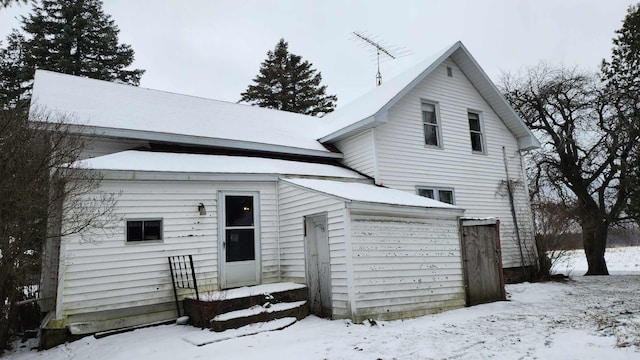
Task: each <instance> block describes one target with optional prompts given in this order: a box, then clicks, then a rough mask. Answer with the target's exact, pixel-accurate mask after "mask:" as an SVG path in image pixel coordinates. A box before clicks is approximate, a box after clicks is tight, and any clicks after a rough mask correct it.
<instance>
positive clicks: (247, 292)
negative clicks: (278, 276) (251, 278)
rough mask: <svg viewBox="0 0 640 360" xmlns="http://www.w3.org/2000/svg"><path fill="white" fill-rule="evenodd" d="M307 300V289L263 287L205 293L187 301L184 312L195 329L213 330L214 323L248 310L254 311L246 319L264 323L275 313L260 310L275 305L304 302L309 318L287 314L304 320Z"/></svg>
mask: <svg viewBox="0 0 640 360" xmlns="http://www.w3.org/2000/svg"><path fill="white" fill-rule="evenodd" d="M307 298H308V289H307V287H306V286H305V285H301V284H295V283H274V284H263V285H257V286H249V287H242V288H237V289H229V290H223V291H214V292H210V293H205V294H201V295H200V299H199V300H196V299H191V298H187V299H185V300H184V310H185V313H186V314H187V315H188V316H189V322H190V323H191V324H192V325H194V326H199V327H201V328H205V327H212V325H213V322H212V320H213V319H214V318H216V317H217V316H219V315H221V314H228V313H233V312H235V311H248V310H247V309H251V308H253V310H251V311H253V312H251V311H249V312H246V313H245V315H247V316H249V317H251V318H253V319H254V320H255V319H258V320H256V321H265V320H259V319H266V318H269V316H271V315H264V314H269V313H273V312H274V311H273V310H272V311H271V312H269V311H264V312H263V311H261V310H259V309H258V308H257V307H264V305H265V304H272V305H274V306H276V305H278V304H280V303H293V302H299V301H304V302H305V304H304V305H303V306H302V308H304V309H306V314H304V315H302V314H303V313H304V311H301V312H300V314H297V313H296V311H294V310H291V309H289V310H287V311H289V312H290V313H292V315H291V316H294V317H296V318H301V317H299V316H302V317H304V316H306V315H307V314H308V305H307V304H306V300H307ZM267 309H268V308H267ZM254 312H255V313H254ZM261 314H263V315H261ZM239 317H242V316H239ZM275 318H276V317H271V319H275ZM217 321H219V322H220V323H224V322H229V323H235V322H236V321H235V320H231V317H228V318H227V319H225V320H222V318H218V320H217ZM242 322H243V321H240V320H238V321H237V323H242ZM254 322H255V321H254ZM247 324H248V323H247ZM245 325H246V324H245ZM216 326H217V325H216ZM239 326H243V325H239ZM236 327H238V326H236ZM228 328H231V327H228ZM218 331H220V330H218Z"/></svg>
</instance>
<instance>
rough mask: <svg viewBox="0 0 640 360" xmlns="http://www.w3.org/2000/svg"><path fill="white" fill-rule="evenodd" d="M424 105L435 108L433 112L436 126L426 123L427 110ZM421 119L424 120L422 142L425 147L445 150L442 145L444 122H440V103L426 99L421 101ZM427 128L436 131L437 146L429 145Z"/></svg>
mask: <svg viewBox="0 0 640 360" xmlns="http://www.w3.org/2000/svg"><path fill="white" fill-rule="evenodd" d="M424 105H431V106H433V111H434V114H435V118H436V119H435V120H436V122H435V124H433V123H427V122H426V121H425V116H424V113H425V109H424ZM420 117H421V119H422V141H423V143H424V146H425V147H428V148H434V149H443V148H444V146H443V144H442V122H441V120H440V106H439V104H438V102H436V101H430V100H424V99H420ZM427 126H433V127H435V129H436V141H437V144H435V145H434V144H427V132H426V131H425V130H426V127H427Z"/></svg>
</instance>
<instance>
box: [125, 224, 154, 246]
mask: <svg viewBox="0 0 640 360" xmlns="http://www.w3.org/2000/svg"><path fill="white" fill-rule="evenodd" d="M145 241H162V219H140V220H138V219H136V220H127V242H145Z"/></svg>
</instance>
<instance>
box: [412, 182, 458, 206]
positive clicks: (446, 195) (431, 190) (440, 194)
mask: <svg viewBox="0 0 640 360" xmlns="http://www.w3.org/2000/svg"><path fill="white" fill-rule="evenodd" d="M416 192H417V193H418V195H420V196H424V197H428V198H429V199H433V200H437V201H440V202H443V203H447V204H451V205H455V203H456V202H455V198H454V196H453V189H452V188H440V187H422V186H418V187H416Z"/></svg>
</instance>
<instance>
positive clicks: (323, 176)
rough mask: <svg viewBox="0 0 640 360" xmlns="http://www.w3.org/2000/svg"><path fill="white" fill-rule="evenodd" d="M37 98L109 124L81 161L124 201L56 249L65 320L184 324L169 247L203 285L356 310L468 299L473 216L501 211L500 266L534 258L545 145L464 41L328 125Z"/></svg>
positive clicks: (118, 93) (96, 90)
mask: <svg viewBox="0 0 640 360" xmlns="http://www.w3.org/2000/svg"><path fill="white" fill-rule="evenodd" d="M32 101H33V103H34V104H37V106H38V107H39V108H46V109H47V110H50V111H54V112H60V113H65V114H71V115H73V117H74V119H76V120H77V121H78V129H89V130H91V131H92V132H94V133H95V134H96V137H95V139H94V140H93V142H92V144H91V146H90V148H89V149H88V150H87V152H86V154H85V155H86V157H87V159H86V160H85V162H84V164H82V167H84V168H86V169H88V170H89V171H99V172H100V173H101V174H102V175H103V177H104V180H103V181H102V185H101V188H100V191H102V192H106V193H114V194H118V202H117V206H116V208H115V210H114V215H115V220H114V221H113V222H112V226H110V227H108V228H107V229H105V231H103V232H99V233H98V232H96V233H87V234H79V235H73V236H66V237H62V238H61V239H57V240H58V241H56V242H50V243H49V244H48V247H47V250H46V251H47V256H46V257H45V258H46V259H47V261H48V262H47V263H46V264H45V266H46V267H47V268H49V269H50V271H49V273H48V276H45V277H44V278H43V281H42V284H41V291H42V296H43V297H44V298H45V299H48V300H49V301H43V302H42V304H41V307H42V310H43V311H46V312H48V313H49V315H48V318H47V322H46V324H45V325H44V326H45V327H46V328H49V329H64V328H68V329H70V330H71V332H72V333H75V334H83V333H92V332H97V331H103V330H108V329H114V328H119V327H124V326H130V325H137V324H143V323H149V322H154V321H160V320H167V319H171V318H175V317H176V310H175V305H174V299H173V292H172V283H171V277H170V275H169V267H168V264H167V257H168V256H171V255H186V254H188V255H192V256H193V258H194V262H195V269H196V274H197V279H198V283H199V284H200V285H201V287H203V288H204V289H207V290H218V289H225V288H231V287H237V286H244V285H255V284H261V283H272V282H281V281H291V282H297V283H301V284H307V285H308V286H309V287H310V291H311V292H312V294H316V295H314V296H318V297H319V299H318V301H317V303H318V304H320V305H319V306H320V307H321V308H320V309H319V310H318V311H319V312H321V313H322V314H324V315H329V316H331V317H333V318H351V319H353V320H355V321H361V320H363V319H367V318H376V319H397V318H404V317H410V316H418V315H423V314H428V313H432V312H436V311H442V310H446V309H451V308H456V307H461V306H464V305H465V304H468V303H469V302H470V300H469V299H470V296H474V295H470V292H469V288H470V287H473V286H474V282H475V279H476V277H478V276H485V275H482V274H480V272H482V271H478V270H477V269H475V268H471V267H470V266H469V264H468V261H470V258H471V257H472V256H470V252H471V251H475V250H474V249H475V247H478V246H479V245H478V244H479V243H481V242H483V241H485V242H486V240H483V239H485V238H484V237H477V236H476V237H475V238H473V239H471V240H468V239H469V236H471V235H469V234H471V233H474V232H473V231H467V227H468V226H473V225H477V226H482V225H493V226H494V227H493V228H492V229H494V230H492V231H494V232H495V224H496V223H498V222H499V224H500V225H499V232H500V233H499V234H500V235H499V238H498V240H499V244H501V256H498V257H497V259H498V260H500V261H501V262H502V264H503V265H504V267H505V268H518V267H522V266H523V265H524V266H528V265H531V264H532V263H531V258H530V255H531V251H532V249H533V231H532V221H531V211H530V207H529V204H528V194H527V188H526V179H525V173H524V171H523V165H522V160H521V152H522V151H523V150H527V149H531V148H534V147H536V146H538V145H539V144H538V142H537V140H536V139H535V137H534V136H533V135H532V133H531V132H530V131H529V130H528V129H527V127H526V126H525V125H524V123H523V121H522V120H521V119H520V118H518V116H517V115H516V114H515V112H514V111H513V109H511V108H510V107H509V105H508V104H507V103H506V101H505V100H504V98H503V97H502V96H501V95H500V93H499V92H498V91H497V89H496V87H495V86H494V85H493V83H492V82H491V81H490V80H489V79H488V77H487V76H486V74H485V73H484V72H483V71H482V69H481V68H480V67H479V65H478V64H477V63H476V62H475V60H474V59H473V58H472V57H471V55H470V54H469V52H468V51H467V49H466V48H465V47H464V46H463V45H462V43H460V42H458V43H456V44H454V45H453V46H451V47H450V48H448V49H446V50H445V51H443V52H441V53H439V54H437V56H436V57H435V58H434V59H431V60H429V61H427V62H425V63H422V64H419V65H418V66H416V67H415V68H414V69H411V70H409V71H408V72H407V73H405V74H403V75H401V76H399V77H398V78H396V79H392V80H390V81H388V82H386V83H384V84H383V85H382V86H380V87H377V88H375V89H374V90H372V91H371V92H370V93H368V94H366V95H364V96H363V97H362V98H361V99H359V100H356V101H355V102H354V103H352V104H349V105H346V106H344V107H342V108H339V109H338V110H337V111H335V112H333V113H331V114H329V115H328V116H326V117H324V118H315V117H310V116H304V115H299V114H293V113H288V112H283V111H276V110H269V109H262V108H258V107H252V106H248V105H239V104H234V103H228V102H221V101H216V100H209V99H203V98H197V97H191V96H184V95H178V94H173V93H167V92H163V91H156V90H149V89H143V88H138V87H133V86H128V85H122V84H115V83H110V82H105V81H99V80H93V79H86V78H80V77H74V76H69V75H62V74H57V73H52V72H47V71H37V72H36V76H35V84H34V90H33V100H32ZM507 171H508V174H509V177H507ZM508 179H509V180H510V181H511V183H512V184H514V185H515V186H514V189H515V190H514V196H513V203H514V210H515V211H514V212H513V213H512V207H511V202H510V198H509V196H508V192H507V188H506V184H507V180H508ZM513 214H515V216H514V215H513ZM463 218H465V219H467V220H465V221H461V219H463ZM514 219H515V220H516V221H517V226H518V229H519V234H516V231H515V229H516V226H515V225H516V224H515V222H514ZM462 225H464V226H462ZM62 226H63V227H64V220H63V221H62ZM474 234H475V233H474ZM81 235H83V236H81ZM517 235H519V236H517ZM474 236H475V235H474ZM87 239H88V241H87ZM465 239H467V240H465ZM465 241H471V243H472V245H470V246H467V247H465ZM488 241H489V242H491V243H494V240H488ZM492 246H495V244H492ZM494 249H495V250H494V251H489V252H488V253H487V252H486V251H484V250H478V251H479V252H477V254H476V253H474V254H475V255H477V256H476V257H486V258H487V262H488V263H490V264H495V261H494V257H495V253H496V251H500V246H498V247H497V248H495V247H494ZM483 251H484V252H483ZM465 254H466V255H465ZM480 261H482V260H480ZM498 270H501V269H498ZM498 270H496V271H498ZM489 277H493V278H497V277H498V272H495V273H492V274H490V275H489ZM312 280H313V281H312ZM498 281H500V279H498ZM499 283H500V282H499ZM181 295H182V296H185V295H186V293H182V294H181Z"/></svg>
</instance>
